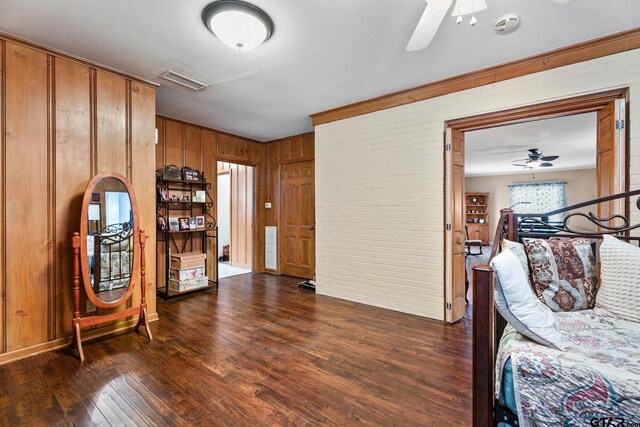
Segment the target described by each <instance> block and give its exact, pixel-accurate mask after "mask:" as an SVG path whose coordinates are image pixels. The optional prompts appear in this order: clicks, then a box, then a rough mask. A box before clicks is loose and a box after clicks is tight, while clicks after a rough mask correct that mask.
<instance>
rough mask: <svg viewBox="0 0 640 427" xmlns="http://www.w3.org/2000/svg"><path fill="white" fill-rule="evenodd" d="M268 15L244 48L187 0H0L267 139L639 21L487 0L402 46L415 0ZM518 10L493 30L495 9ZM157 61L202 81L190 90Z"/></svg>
mask: <svg viewBox="0 0 640 427" xmlns="http://www.w3.org/2000/svg"><path fill="white" fill-rule="evenodd" d="M252 2H253V3H254V4H256V5H257V6H259V7H261V8H263V9H264V10H265V11H266V12H267V13H269V15H270V16H271V18H272V19H273V21H274V23H275V33H274V35H273V37H272V38H271V39H270V40H269V41H267V43H265V44H264V45H262V46H259V47H258V48H256V49H254V50H252V51H249V52H236V51H233V50H231V49H229V48H228V47H226V46H224V45H223V44H222V43H221V42H219V41H218V40H217V39H215V37H214V36H213V35H212V34H211V33H209V32H208V31H207V29H206V28H205V27H204V25H203V24H202V21H201V19H200V13H201V11H202V9H203V7H204V6H206V5H207V4H208V1H206V0H205V1H197V0H109V1H104V0H55V1H43V0H0V31H2V32H6V33H9V34H13V35H16V36H19V37H23V38H26V39H29V40H32V41H34V42H37V43H40V44H44V45H46V46H50V47H52V48H55V49H58V50H62V51H65V52H68V53H71V54H74V55H77V56H80V57H83V58H86V59H88V60H90V61H93V62H98V63H101V64H105V65H107V66H110V67H113V68H116V69H119V70H122V71H124V72H127V73H131V74H134V75H136V76H139V77H142V78H144V79H147V80H151V81H154V82H157V83H160V84H162V86H161V87H160V88H159V90H158V113H160V114H164V115H167V116H172V117H176V118H180V119H184V120H187V121H191V122H195V123H198V124H202V125H205V126H211V127H214V128H217V129H220V130H224V131H228V132H232V133H236V134H239V135H243V136H247V137H251V138H255V139H258V140H271V139H275V138H278V137H283V136H288V135H293V134H297V133H302V132H305V131H309V130H311V129H312V126H311V120H310V119H309V115H310V114H312V113H316V112H319V111H323V110H327V109H331V108H335V107H339V106H342V105H345V104H349V103H352V102H356V101H361V100H364V99H368V98H371V97H375V96H379V95H384V94H387V93H390V92H394V91H398V90H402V89H407V88H411V87H415V86H418V85H421V84H425V83H428V82H431V81H434V80H439V79H442V78H444V77H448V76H451V75H456V74H460V73H463V72H467V71H472V70H475V69H479V68H483V67H487V66H490V65H495V64H498V63H502V62H505V61H509V60H514V59H518V58H522V57H526V56H530V55H532V54H536V53H539V52H543V51H547V50H550V49H554V48H558V47H561V46H566V45H569V44H573V43H577V42H580V41H583V40H587V39H592V38H595V37H599V36H603V35H607V34H611V33H615V32H619V31H622V30H625V29H629V28H633V27H637V26H640V1H638V0H609V1H603V0H573V1H572V2H570V3H568V4H566V5H560V4H557V3H555V2H553V1H552V0H487V3H488V5H489V7H488V9H486V10H484V11H481V12H479V13H477V14H476V15H477V18H478V20H479V23H478V25H477V26H475V27H473V28H471V27H469V25H468V24H466V22H467V20H465V24H462V25H456V24H455V23H454V18H452V17H450V16H447V17H446V18H445V21H444V22H443V24H442V26H441V27H440V29H439V31H438V33H437V34H436V36H435V38H434V40H433V42H432V44H431V45H430V46H429V47H428V48H427V49H425V50H422V51H418V52H411V53H408V52H405V46H406V45H407V42H408V40H409V38H410V37H411V34H412V32H413V30H414V28H415V26H416V23H417V22H418V19H419V18H420V15H421V14H422V11H423V9H424V7H425V0H322V1H300V0H276V1H274V0H271V1H269V0H252ZM509 12H517V13H519V15H520V17H521V19H522V23H521V25H520V28H518V29H517V30H516V31H515V32H514V33H511V34H509V35H506V36H504V35H502V36H501V35H497V34H495V33H494V32H493V29H492V26H493V23H494V22H495V21H496V20H497V18H499V17H500V16H501V15H504V14H506V13H509ZM167 69H171V70H174V71H176V72H179V73H182V74H185V75H187V76H190V77H193V78H194V79H196V80H199V81H203V82H205V83H208V84H209V85H210V87H209V88H208V89H206V90H205V91H203V92H197V93H196V92H191V91H189V90H188V89H183V88H179V87H176V86H174V85H172V84H171V83H166V82H164V81H162V80H160V79H159V78H158V76H159V75H160V74H161V73H162V72H164V71H166V70H167Z"/></svg>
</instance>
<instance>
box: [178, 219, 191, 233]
mask: <svg viewBox="0 0 640 427" xmlns="http://www.w3.org/2000/svg"><path fill="white" fill-rule="evenodd" d="M178 225H179V227H180V230H189V229H190V228H189V218H178Z"/></svg>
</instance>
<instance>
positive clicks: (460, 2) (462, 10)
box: [451, 0, 487, 16]
mask: <svg viewBox="0 0 640 427" xmlns="http://www.w3.org/2000/svg"><path fill="white" fill-rule="evenodd" d="M486 8H487V2H486V1H485V0H456V5H455V7H454V8H453V12H452V13H451V16H458V15H470V14H473V13H474V12H477V11H479V10H483V9H486Z"/></svg>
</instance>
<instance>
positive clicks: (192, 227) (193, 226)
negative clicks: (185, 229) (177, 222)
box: [189, 216, 198, 230]
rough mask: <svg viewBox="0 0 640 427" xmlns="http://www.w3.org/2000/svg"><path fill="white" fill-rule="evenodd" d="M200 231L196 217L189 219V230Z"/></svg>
mask: <svg viewBox="0 0 640 427" xmlns="http://www.w3.org/2000/svg"><path fill="white" fill-rule="evenodd" d="M197 229H198V221H196V217H195V216H192V217H189V230H197Z"/></svg>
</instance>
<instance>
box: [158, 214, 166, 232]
mask: <svg viewBox="0 0 640 427" xmlns="http://www.w3.org/2000/svg"><path fill="white" fill-rule="evenodd" d="M166 229H167V222H166V221H165V219H164V217H163V216H162V215H158V230H160V231H165V230H166Z"/></svg>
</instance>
